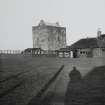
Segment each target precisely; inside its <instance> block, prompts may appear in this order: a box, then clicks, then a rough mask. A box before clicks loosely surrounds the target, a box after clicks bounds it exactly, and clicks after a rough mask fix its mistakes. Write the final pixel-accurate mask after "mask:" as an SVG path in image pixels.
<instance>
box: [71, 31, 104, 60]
mask: <svg viewBox="0 0 105 105" xmlns="http://www.w3.org/2000/svg"><path fill="white" fill-rule="evenodd" d="M70 49H71V51H72V53H73V57H74V58H79V57H103V56H105V34H101V31H98V32H97V37H96V38H85V39H80V40H79V41H77V42H75V43H74V44H72V45H71V46H70Z"/></svg>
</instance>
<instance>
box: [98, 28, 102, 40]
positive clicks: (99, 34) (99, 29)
mask: <svg viewBox="0 0 105 105" xmlns="http://www.w3.org/2000/svg"><path fill="white" fill-rule="evenodd" d="M101 34H102V32H101V28H98V30H97V37H98V38H99V37H100V36H101Z"/></svg>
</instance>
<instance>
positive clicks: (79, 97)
mask: <svg viewBox="0 0 105 105" xmlns="http://www.w3.org/2000/svg"><path fill="white" fill-rule="evenodd" d="M104 90H105V66H101V67H96V68H94V69H93V70H92V71H91V72H89V73H88V74H87V75H86V76H85V77H83V78H82V79H81V80H79V81H77V82H71V81H70V82H69V84H68V87H67V91H66V94H65V101H64V103H65V104H64V105H104V104H105V91H104Z"/></svg>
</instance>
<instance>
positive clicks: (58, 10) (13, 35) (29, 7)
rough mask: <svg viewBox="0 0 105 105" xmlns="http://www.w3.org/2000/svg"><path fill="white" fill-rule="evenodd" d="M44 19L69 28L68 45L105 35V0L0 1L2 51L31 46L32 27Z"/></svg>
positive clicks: (0, 43)
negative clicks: (98, 33) (98, 32)
mask: <svg viewBox="0 0 105 105" xmlns="http://www.w3.org/2000/svg"><path fill="white" fill-rule="evenodd" d="M41 19H43V20H45V21H47V22H52V23H53V22H54V23H55V22H57V21H58V22H59V23H60V24H61V26H65V27H66V28H67V43H68V45H69V44H72V43H73V42H75V41H77V40H78V39H80V38H86V37H95V36H96V33H97V28H101V29H102V32H103V33H105V0H0V49H21V50H22V49H24V48H27V47H32V25H37V24H38V23H39V21H40V20H41Z"/></svg>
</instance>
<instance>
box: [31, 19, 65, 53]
mask: <svg viewBox="0 0 105 105" xmlns="http://www.w3.org/2000/svg"><path fill="white" fill-rule="evenodd" d="M32 34H33V48H41V49H42V50H46V51H54V50H59V49H60V48H65V47H66V28H65V27H61V26H60V25H59V23H58V22H57V23H46V22H45V21H43V20H41V21H40V23H39V25H38V26H33V27H32Z"/></svg>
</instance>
